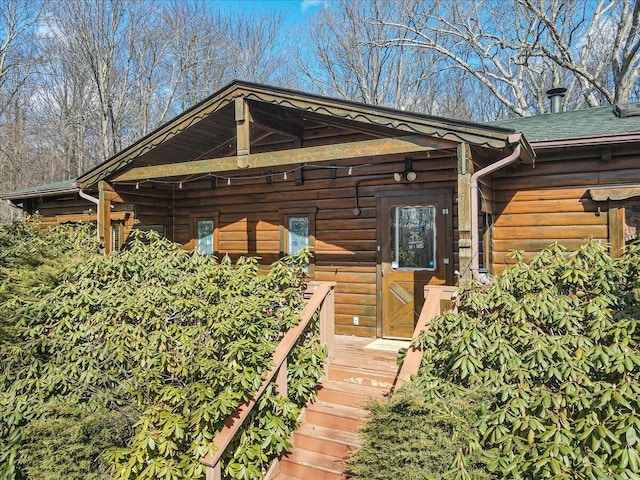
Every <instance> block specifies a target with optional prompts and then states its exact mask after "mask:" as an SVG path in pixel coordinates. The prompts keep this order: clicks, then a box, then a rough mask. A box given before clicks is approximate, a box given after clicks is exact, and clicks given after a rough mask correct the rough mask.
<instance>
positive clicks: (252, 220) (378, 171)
mask: <svg viewBox="0 0 640 480" xmlns="http://www.w3.org/2000/svg"><path fill="white" fill-rule="evenodd" d="M447 155H448V156H447V157H444V158H426V156H423V157H414V158H413V165H414V170H415V171H416V172H417V174H418V178H417V180H416V181H415V182H412V183H407V182H400V183H398V182H395V181H394V180H393V173H394V172H401V171H403V170H404V156H403V157H401V158H400V157H398V158H388V157H387V158H383V159H362V160H361V161H357V162H350V163H349V162H344V161H343V162H333V163H332V164H334V163H335V164H336V166H337V167H339V168H338V170H337V171H336V177H337V178H336V179H330V178H329V177H330V171H331V170H330V168H329V167H331V165H324V164H323V165H315V164H314V165H313V166H309V167H306V168H305V169H304V171H303V179H304V183H303V184H302V185H296V184H295V174H294V173H292V172H289V173H288V175H287V177H288V179H287V180H284V178H283V172H284V170H283V169H273V183H272V184H270V185H268V184H267V183H266V179H255V178H248V179H246V180H243V179H239V178H234V179H232V181H231V185H227V183H226V181H224V180H218V185H217V187H216V188H214V189H212V188H211V181H210V180H209V179H205V180H202V181H197V182H184V183H183V188H182V189H179V188H177V187H175V186H171V187H169V186H160V185H159V186H158V187H157V188H164V189H165V190H166V191H167V194H168V193H170V194H171V195H174V194H175V197H174V198H173V199H172V202H173V209H172V211H173V215H172V217H171V218H170V219H168V218H165V220H167V221H168V224H169V225H170V226H171V227H170V228H169V230H171V232H172V235H170V238H172V239H173V240H174V241H177V242H179V243H181V244H183V245H184V246H185V248H193V247H194V232H193V218H213V216H214V215H217V219H218V225H216V229H215V234H216V235H217V238H216V244H217V252H216V254H217V255H218V256H223V255H229V256H230V257H231V258H232V259H236V258H238V257H239V256H242V255H247V254H248V255H254V256H259V257H260V258H261V263H262V264H264V265H268V264H270V263H272V262H273V261H275V260H277V259H278V258H280V254H281V252H282V245H281V241H280V221H281V220H280V219H281V218H282V216H281V213H280V212H281V211H283V210H286V211H287V212H288V213H289V214H292V213H291V212H292V209H295V208H298V207H299V208H300V213H301V214H304V211H305V209H309V208H314V209H317V210H316V213H315V220H316V222H315V252H314V255H315V268H314V279H315V280H320V281H332V282H336V283H337V285H336V288H335V295H336V298H335V302H336V305H335V323H336V333H338V334H354V335H359V336H370V337H374V336H375V335H376V322H377V320H376V319H377V296H378V288H377V274H376V271H377V270H376V268H377V256H378V254H377V240H376V226H377V219H376V216H377V210H376V193H378V192H384V191H401V192H410V191H413V192H415V191H419V192H424V193H425V194H428V193H429V192H430V191H435V190H439V191H441V190H442V189H448V190H450V191H451V192H452V194H454V193H455V192H454V189H455V187H456V184H457V177H456V170H455V167H456V158H455V152H453V153H452V154H450V155H449V154H447ZM349 166H352V167H353V171H352V174H351V175H349V174H348V167H349ZM289 170H290V169H289ZM263 174H266V170H260V171H255V170H253V171H251V172H250V173H247V174H246V175H247V176H248V177H256V176H260V175H263ZM239 175H240V173H239V172H232V173H230V174H229V176H234V177H235V176H239ZM356 186H357V190H358V208H359V209H360V214H359V215H357V216H356V215H354V208H355V206H356V203H355V195H356ZM123 188H129V189H131V187H130V186H129V187H124V186H123V187H118V186H117V185H116V189H117V190H118V191H119V192H120V194H121V195H122V196H123V198H127V195H126V193H127V192H126V191H123ZM140 188H141V189H142V186H140ZM129 192H130V193H133V192H131V190H129ZM454 198H455V195H454ZM453 210H454V212H453V215H454V225H457V221H456V217H457V212H456V208H455V206H454V209H453ZM160 220H161V219H160V218H158V221H160ZM454 237H455V239H456V240H457V236H456V235H455V234H454ZM454 262H457V255H456V256H454ZM456 268H457V265H456ZM354 316H357V317H359V325H358V326H354V325H353V317H354Z"/></svg>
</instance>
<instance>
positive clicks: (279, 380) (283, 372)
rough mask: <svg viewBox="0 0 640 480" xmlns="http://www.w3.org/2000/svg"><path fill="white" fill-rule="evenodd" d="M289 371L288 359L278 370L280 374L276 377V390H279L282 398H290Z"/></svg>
mask: <svg viewBox="0 0 640 480" xmlns="http://www.w3.org/2000/svg"><path fill="white" fill-rule="evenodd" d="M287 369H288V367H287V359H286V358H285V359H284V360H283V361H282V365H280V368H279V369H278V374H277V375H276V389H277V390H278V395H280V396H281V397H287V396H289V389H288V387H287V371H288V370H287Z"/></svg>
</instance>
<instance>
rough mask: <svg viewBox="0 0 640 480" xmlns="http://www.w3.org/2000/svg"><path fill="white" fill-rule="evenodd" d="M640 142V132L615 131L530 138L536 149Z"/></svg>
mask: <svg viewBox="0 0 640 480" xmlns="http://www.w3.org/2000/svg"><path fill="white" fill-rule="evenodd" d="M632 142H640V132H631V133H616V134H608V135H598V136H589V137H573V138H559V139H551V140H532V141H531V145H532V146H533V147H534V148H535V149H536V150H544V149H551V148H563V147H587V146H598V145H610V144H612V143H618V144H620V143H632Z"/></svg>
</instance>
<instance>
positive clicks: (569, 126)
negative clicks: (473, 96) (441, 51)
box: [486, 105, 640, 142]
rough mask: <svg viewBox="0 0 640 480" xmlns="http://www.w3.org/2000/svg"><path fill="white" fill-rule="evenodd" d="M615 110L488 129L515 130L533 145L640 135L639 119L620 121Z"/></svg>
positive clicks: (529, 119)
mask: <svg viewBox="0 0 640 480" xmlns="http://www.w3.org/2000/svg"><path fill="white" fill-rule="evenodd" d="M613 109H614V106H613V105H608V106H606V107H594V108H587V109H584V110H574V111H570V112H561V113H548V114H545V115H537V116H535V117H519V118H508V119H505V120H498V121H495V122H488V123H486V125H491V126H495V127H503V128H512V129H514V130H516V131H518V132H522V133H524V136H525V137H526V138H527V139H528V140H529V141H530V142H536V141H544V140H558V139H569V138H581V137H601V136H604V135H620V134H626V133H632V132H640V116H631V117H623V118H621V117H618V116H617V115H616V114H615V113H614V110H613Z"/></svg>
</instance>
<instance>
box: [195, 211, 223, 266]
mask: <svg viewBox="0 0 640 480" xmlns="http://www.w3.org/2000/svg"><path fill="white" fill-rule="evenodd" d="M200 221H213V256H214V257H217V256H218V253H219V252H220V214H219V212H213V213H210V214H204V215H202V214H198V215H192V216H191V241H190V244H191V245H190V247H191V250H192V251H194V252H195V251H196V250H198V222H200Z"/></svg>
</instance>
